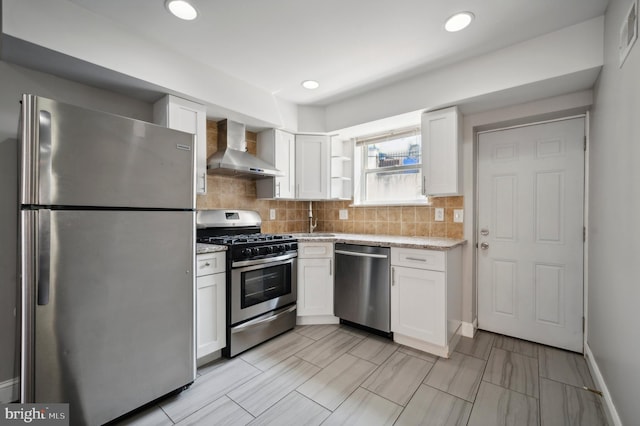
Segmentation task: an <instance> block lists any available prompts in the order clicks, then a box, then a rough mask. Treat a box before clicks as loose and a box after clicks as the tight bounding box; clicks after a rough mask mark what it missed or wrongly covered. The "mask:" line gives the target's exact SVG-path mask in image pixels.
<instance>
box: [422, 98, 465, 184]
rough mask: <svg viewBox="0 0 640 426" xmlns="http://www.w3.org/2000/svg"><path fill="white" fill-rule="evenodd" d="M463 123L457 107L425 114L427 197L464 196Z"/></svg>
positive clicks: (425, 182)
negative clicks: (462, 194) (461, 141)
mask: <svg viewBox="0 0 640 426" xmlns="http://www.w3.org/2000/svg"><path fill="white" fill-rule="evenodd" d="M461 123H462V119H461V117H460V112H459V111H458V108H457V107H451V108H446V109H442V110H439V111H433V112H427V113H424V114H422V151H423V160H422V177H423V180H424V181H423V193H424V194H425V195H427V196H443V195H459V194H461V193H462V147H461V143H460V140H461Z"/></svg>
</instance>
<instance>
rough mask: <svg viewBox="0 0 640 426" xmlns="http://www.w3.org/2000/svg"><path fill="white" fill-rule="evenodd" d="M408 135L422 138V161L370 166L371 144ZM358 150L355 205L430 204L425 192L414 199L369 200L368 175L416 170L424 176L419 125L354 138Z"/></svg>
mask: <svg viewBox="0 0 640 426" xmlns="http://www.w3.org/2000/svg"><path fill="white" fill-rule="evenodd" d="M408 136H415V137H419V140H420V155H419V158H420V161H419V162H418V163H415V164H404V165H397V166H386V167H376V168H368V167H367V164H368V161H369V148H368V147H369V146H371V145H374V144H381V143H384V142H388V141H393V140H397V139H402V138H404V137H408ZM354 141H355V144H354V145H355V146H354V148H355V149H356V150H359V151H360V153H359V154H357V153H356V154H357V156H358V157H359V161H357V162H355V164H354V178H355V177H356V175H357V186H358V188H356V185H354V194H353V195H354V197H353V201H354V203H353V204H354V205H355V206H380V205H384V206H391V205H400V206H406V205H425V204H429V200H428V197H427V196H425V195H424V194H421V195H420V196H418V198H412V199H404V200H373V201H371V200H367V199H366V194H367V177H368V176H369V175H370V174H379V173H388V174H397V173H399V172H403V171H412V170H415V171H416V173H417V174H419V175H420V176H421V177H422V173H423V153H424V150H423V146H422V135H421V132H420V127H419V126H414V127H410V128H402V129H394V130H392V131H390V132H385V133H383V134H376V135H371V136H367V137H362V138H354Z"/></svg>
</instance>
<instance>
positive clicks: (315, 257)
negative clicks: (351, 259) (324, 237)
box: [297, 243, 339, 324]
mask: <svg viewBox="0 0 640 426" xmlns="http://www.w3.org/2000/svg"><path fill="white" fill-rule="evenodd" d="M297 322H298V324H331V323H338V322H339V319H338V318H337V317H335V316H334V315H333V243H299V244H298V320H297Z"/></svg>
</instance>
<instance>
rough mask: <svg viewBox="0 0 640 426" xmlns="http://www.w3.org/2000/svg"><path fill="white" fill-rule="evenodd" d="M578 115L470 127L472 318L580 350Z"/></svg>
mask: <svg viewBox="0 0 640 426" xmlns="http://www.w3.org/2000/svg"><path fill="white" fill-rule="evenodd" d="M584 136H585V133H584V118H583V117H579V118H572V119H567V120H562V121H555V122H548V123H542V124H535V125H530V126H525V127H518V128H512V129H505V130H498V131H493V132H488V133H482V134H480V135H479V139H478V143H479V149H478V232H479V235H478V243H479V248H480V249H479V250H478V326H479V327H480V328H482V329H484V330H489V331H494V332H497V333H501V334H506V335H509V336H514V337H519V338H522V339H526V340H530V341H534V342H539V343H544V344H547V345H551V346H556V347H560V348H565V349H569V350H572V351H576V352H582V350H583V336H582V334H583V328H582V317H583V245H584V242H583V238H584V237H583V225H584V224H583V222H584V220H583V217H584V214H583V213H584Z"/></svg>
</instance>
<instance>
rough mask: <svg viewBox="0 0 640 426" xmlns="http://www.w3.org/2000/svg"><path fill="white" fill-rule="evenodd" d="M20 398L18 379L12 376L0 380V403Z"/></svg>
mask: <svg viewBox="0 0 640 426" xmlns="http://www.w3.org/2000/svg"><path fill="white" fill-rule="evenodd" d="M19 399H20V379H19V378H17V377H16V378H13V379H9V380H5V381H4V382H0V403H2V404H8V403H10V402H14V401H17V400H19Z"/></svg>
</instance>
